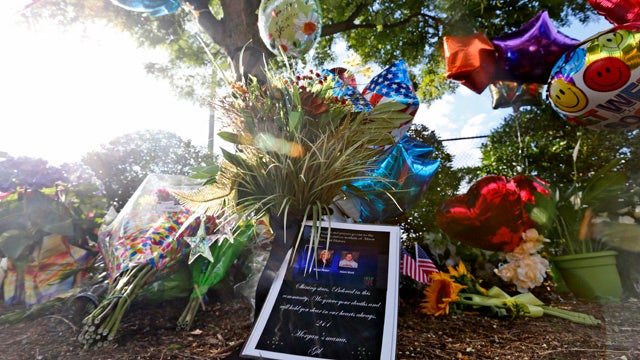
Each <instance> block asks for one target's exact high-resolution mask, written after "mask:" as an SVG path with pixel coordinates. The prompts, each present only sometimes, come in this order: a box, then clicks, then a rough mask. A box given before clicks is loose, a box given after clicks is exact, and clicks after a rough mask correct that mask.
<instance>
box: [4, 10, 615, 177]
mask: <svg viewBox="0 0 640 360" xmlns="http://www.w3.org/2000/svg"><path fill="white" fill-rule="evenodd" d="M22 3H23V4H24V3H29V1H22ZM10 4H12V5H9V7H10V8H9V9H8V11H3V12H1V13H0V34H2V35H0V36H2V37H3V39H2V44H3V51H2V53H3V54H4V55H0V79H1V80H0V89H2V90H1V94H0V95H1V96H0V131H1V133H2V135H3V136H2V140H0V152H2V151H4V152H6V153H8V154H9V155H11V156H14V157H17V156H29V157H36V158H43V159H45V160H47V161H49V163H50V164H52V165H60V164H62V163H65V162H76V161H80V159H81V157H82V155H84V154H85V153H87V152H89V151H92V150H99V148H100V146H101V145H102V144H106V143H108V142H109V141H110V140H112V139H114V138H115V137H118V136H121V135H123V134H128V133H132V132H136V131H140V130H145V129H156V130H165V131H171V132H174V133H176V134H178V135H179V136H181V137H182V138H183V139H190V140H192V142H193V143H194V144H196V145H201V146H206V145H207V138H208V120H209V111H208V109H206V108H203V107H200V106H198V105H196V104H193V103H191V102H188V101H184V100H179V99H177V97H176V96H175V95H174V94H173V92H172V91H171V89H170V87H169V85H168V84H167V83H165V82H163V81H161V80H157V79H155V78H153V77H152V76H151V75H147V74H146V73H145V71H144V68H143V64H144V63H145V62H148V61H161V60H162V59H163V57H164V56H165V55H164V54H163V53H162V52H160V51H145V50H141V49H138V48H137V47H136V45H135V43H134V41H133V40H132V39H130V38H129V37H128V35H127V34H124V33H119V32H117V31H115V30H112V29H109V28H108V27H106V26H102V27H101V26H91V27H86V26H78V27H75V28H73V29H70V30H68V31H62V30H61V29H59V28H56V27H54V26H52V25H46V24H45V25H38V26H30V27H29V26H23V25H22V24H19V23H17V22H16V18H17V13H18V11H19V10H20V9H21V5H20V1H15V2H13V1H12V2H10ZM11 6H13V7H11ZM36 6H37V5H36ZM5 10H6V9H5ZM610 27H611V24H609V23H608V22H607V21H606V20H604V19H603V20H602V21H600V22H598V23H595V24H589V25H588V26H587V27H583V26H574V27H572V28H568V29H559V30H560V31H561V32H562V33H564V34H565V35H568V36H571V37H573V38H575V39H578V40H583V39H586V38H588V37H589V36H591V35H594V34H596V33H598V32H600V31H602V30H606V29H608V28H610ZM345 55H346V54H345ZM362 87H364V84H363V85H362ZM491 103H492V99H491V95H490V93H489V90H488V89H487V90H485V91H484V92H483V93H482V94H481V95H478V94H476V93H474V92H472V91H470V90H468V89H467V88H465V87H464V86H461V87H460V89H459V90H458V91H457V92H456V94H454V95H446V96H444V97H443V98H442V99H440V100H438V101H436V102H435V103H433V104H432V105H431V106H429V107H427V106H426V105H421V106H420V109H419V111H418V114H417V115H416V118H415V120H414V121H415V122H418V123H423V124H425V125H427V126H428V127H429V128H430V129H432V130H435V131H436V133H437V134H438V136H439V137H440V138H441V139H451V138H458V137H472V136H478V135H486V134H489V133H490V131H491V129H493V128H495V127H497V126H499V125H500V123H501V121H502V119H503V118H504V117H505V116H506V115H507V114H509V112H511V111H512V110H510V109H499V110H493V109H492V105H491ZM216 140H219V139H216ZM220 142H221V141H218V143H220ZM447 145H448V150H449V152H450V153H452V154H453V155H454V156H455V157H456V158H457V159H458V160H456V161H457V163H456V162H454V165H456V164H457V165H462V163H461V161H469V160H468V159H478V158H479V150H478V148H477V147H478V142H474V146H473V147H469V146H465V145H464V144H463V143H460V142H451V143H447ZM218 147H219V146H218V145H216V148H218ZM463 159H466V160H463Z"/></svg>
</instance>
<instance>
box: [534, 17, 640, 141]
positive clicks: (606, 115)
mask: <svg viewBox="0 0 640 360" xmlns="http://www.w3.org/2000/svg"><path fill="white" fill-rule="evenodd" d="M639 89H640V23H629V24H625V25H619V26H615V27H613V28H611V29H609V30H607V31H604V32H601V33H598V34H596V35H594V36H592V37H590V38H588V39H586V40H584V41H583V42H582V43H581V44H580V45H579V46H577V47H574V48H573V49H572V50H570V51H568V52H567V53H565V54H564V55H563V56H562V57H561V58H560V60H558V62H557V63H556V65H555V66H554V68H553V70H552V72H551V76H550V79H549V81H548V86H547V97H548V99H549V100H550V102H551V104H552V106H553V107H554V109H555V110H556V111H557V112H558V113H559V114H560V115H561V116H562V117H564V118H565V119H566V120H568V121H569V122H571V123H573V124H576V125H580V126H584V127H587V128H590V129H594V130H602V129H623V130H634V129H637V128H639V127H640V95H638V93H639V91H638V90H639Z"/></svg>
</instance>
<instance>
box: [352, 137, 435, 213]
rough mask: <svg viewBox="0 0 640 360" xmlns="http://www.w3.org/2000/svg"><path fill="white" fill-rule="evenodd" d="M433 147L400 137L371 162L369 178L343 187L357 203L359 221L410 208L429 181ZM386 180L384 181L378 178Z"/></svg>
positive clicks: (432, 168) (433, 163) (403, 211)
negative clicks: (372, 165)
mask: <svg viewBox="0 0 640 360" xmlns="http://www.w3.org/2000/svg"><path fill="white" fill-rule="evenodd" d="M433 151H434V149H433V147H431V146H429V145H426V144H424V143H421V142H420V141H418V140H415V139H413V138H411V137H409V136H404V137H403V138H402V139H400V141H399V142H398V143H397V144H396V145H395V146H393V147H391V148H389V149H387V150H386V151H385V152H384V153H383V154H382V155H381V156H380V158H378V159H377V160H376V161H375V164H376V168H375V169H374V170H373V171H372V172H371V174H370V175H372V178H373V177H375V179H372V178H365V179H363V180H360V181H356V182H354V183H352V184H351V185H349V186H347V187H345V189H344V191H345V193H347V194H348V195H350V196H352V197H353V198H355V199H357V200H358V201H357V202H356V203H359V206H360V209H359V213H360V218H359V219H354V220H359V221H360V222H367V223H370V222H376V221H381V220H385V219H390V218H394V217H397V216H400V215H402V214H403V213H405V212H407V211H409V210H411V209H412V208H413V207H414V206H415V205H416V204H417V203H418V202H419V201H420V199H421V198H422V196H423V195H424V193H425V191H426V190H427V187H428V186H429V184H430V183H431V180H433V176H434V175H435V173H436V171H437V170H438V167H439V166H440V160H433V159H431V156H432V155H433ZM378 179H386V180H378Z"/></svg>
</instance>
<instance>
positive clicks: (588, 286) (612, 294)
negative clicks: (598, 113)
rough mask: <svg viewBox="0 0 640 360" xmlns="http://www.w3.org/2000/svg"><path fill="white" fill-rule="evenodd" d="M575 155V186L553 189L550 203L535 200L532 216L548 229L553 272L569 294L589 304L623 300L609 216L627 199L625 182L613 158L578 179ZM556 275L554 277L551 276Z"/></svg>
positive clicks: (618, 163)
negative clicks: (559, 277)
mask: <svg viewBox="0 0 640 360" xmlns="http://www.w3.org/2000/svg"><path fill="white" fill-rule="evenodd" d="M579 146H580V141H578V144H577V145H576V148H575V149H574V153H573V164H574V165H573V166H574V169H573V170H574V171H573V172H574V179H573V180H574V181H573V183H572V184H571V185H570V186H568V187H566V188H562V187H555V188H553V187H551V191H550V193H551V194H552V196H551V197H550V198H546V197H536V204H535V206H534V207H533V209H531V210H530V213H531V215H532V217H533V218H534V219H536V220H537V221H538V223H540V224H545V225H548V227H547V233H546V235H547V237H548V238H551V239H552V241H553V243H552V245H551V246H550V252H551V255H552V257H551V263H552V268H553V270H554V272H557V273H559V275H560V276H561V279H558V280H559V282H561V283H564V284H565V285H566V286H567V287H568V288H569V290H570V291H571V292H572V293H573V294H574V295H575V296H576V297H577V298H579V299H582V300H587V301H597V302H605V301H617V300H619V299H620V297H621V296H622V285H621V281H620V275H619V273H618V270H617V267H616V255H617V251H616V245H619V244H620V243H619V242H616V241H614V240H613V238H612V236H611V235H612V234H613V233H612V232H611V229H612V228H611V227H610V226H609V224H608V223H607V222H608V220H609V219H608V216H607V214H612V213H615V211H616V210H618V209H619V208H621V207H622V206H621V203H622V201H624V200H625V192H624V190H625V186H626V182H627V180H628V177H627V175H626V174H625V173H623V172H622V171H619V170H618V166H619V165H620V163H621V159H615V160H613V161H611V162H610V163H609V164H607V165H606V166H604V167H603V168H601V169H599V170H598V171H596V172H595V173H593V174H586V176H584V177H580V178H579V177H578V176H577V174H578V171H577V169H576V157H577V153H578V149H579ZM554 275H557V274H554Z"/></svg>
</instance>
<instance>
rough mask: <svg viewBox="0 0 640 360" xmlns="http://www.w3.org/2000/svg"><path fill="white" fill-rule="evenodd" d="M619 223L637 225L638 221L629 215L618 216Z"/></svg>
mask: <svg viewBox="0 0 640 360" xmlns="http://www.w3.org/2000/svg"><path fill="white" fill-rule="evenodd" d="M618 222H619V223H620V224H635V223H636V220H635V219H634V218H632V217H631V216H628V215H623V216H618Z"/></svg>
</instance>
